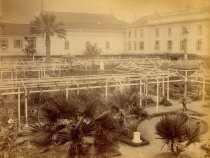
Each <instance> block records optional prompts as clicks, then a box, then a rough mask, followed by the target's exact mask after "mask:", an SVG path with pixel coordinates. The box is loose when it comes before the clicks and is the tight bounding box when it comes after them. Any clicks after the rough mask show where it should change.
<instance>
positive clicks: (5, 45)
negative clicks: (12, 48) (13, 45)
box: [0, 39, 8, 49]
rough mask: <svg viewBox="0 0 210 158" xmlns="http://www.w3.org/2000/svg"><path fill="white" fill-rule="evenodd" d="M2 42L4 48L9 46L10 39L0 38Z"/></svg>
mask: <svg viewBox="0 0 210 158" xmlns="http://www.w3.org/2000/svg"><path fill="white" fill-rule="evenodd" d="M0 42H1V48H2V49H6V48H8V40H7V39H2V40H0Z"/></svg>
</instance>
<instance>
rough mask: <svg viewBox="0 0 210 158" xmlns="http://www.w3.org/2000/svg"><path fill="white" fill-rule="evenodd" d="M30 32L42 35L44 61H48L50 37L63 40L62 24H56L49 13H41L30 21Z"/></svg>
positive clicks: (63, 30) (53, 17) (53, 16)
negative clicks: (43, 37)
mask: <svg viewBox="0 0 210 158" xmlns="http://www.w3.org/2000/svg"><path fill="white" fill-rule="evenodd" d="M30 24H31V28H30V31H31V33H32V34H44V36H45V46H46V60H47V61H48V62H49V61H50V46H51V40H50V37H51V36H54V35H57V36H58V37H59V38H64V39H65V34H66V32H65V29H64V28H63V23H61V22H56V16H55V15H52V14H49V13H41V14H40V15H39V16H38V17H35V19H34V20H32V21H31V23H30Z"/></svg>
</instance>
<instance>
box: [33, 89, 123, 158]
mask: <svg viewBox="0 0 210 158" xmlns="http://www.w3.org/2000/svg"><path fill="white" fill-rule="evenodd" d="M41 110H42V119H41V124H36V123H35V124H33V125H32V135H31V139H30V140H31V143H32V144H33V145H35V146H37V147H39V148H41V149H44V151H48V150H49V149H53V147H54V146H63V145H68V149H69V150H68V157H73V158H74V157H88V156H89V154H91V149H92V148H93V147H94V150H95V155H94V157H95V156H96V157H100V156H101V157H110V154H111V153H113V152H117V151H118V141H117V139H116V138H117V137H118V134H119V131H120V128H119V125H118V124H117V123H116V120H115V119H114V118H113V117H111V116H110V115H109V114H108V115H102V116H101V114H102V113H103V112H104V111H103V103H102V102H101V100H100V99H99V97H98V95H95V94H93V93H88V92H84V93H79V94H74V95H71V96H70V98H69V99H68V101H67V100H66V98H65V95H62V94H60V95H58V96H53V97H48V98H46V103H45V106H43V108H42V109H41ZM99 116H101V117H99ZM92 156H93V155H92Z"/></svg>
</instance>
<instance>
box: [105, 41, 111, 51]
mask: <svg viewBox="0 0 210 158" xmlns="http://www.w3.org/2000/svg"><path fill="white" fill-rule="evenodd" d="M109 49H110V43H109V41H106V50H109Z"/></svg>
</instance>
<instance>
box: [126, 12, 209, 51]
mask: <svg viewBox="0 0 210 158" xmlns="http://www.w3.org/2000/svg"><path fill="white" fill-rule="evenodd" d="M125 32H126V34H125V52H126V53H135V54H136V53H137V54H144V53H145V54H152V53H184V52H186V53H190V54H198V55H207V54H208V53H209V50H210V47H209V45H210V42H209V39H210V12H209V11H208V10H204V9H203V10H201V9H191V10H183V11H179V12H168V13H164V14H160V13H156V14H154V15H150V16H145V17H142V18H140V19H138V20H136V21H134V22H133V23H131V24H130V25H128V26H127V27H125Z"/></svg>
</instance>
